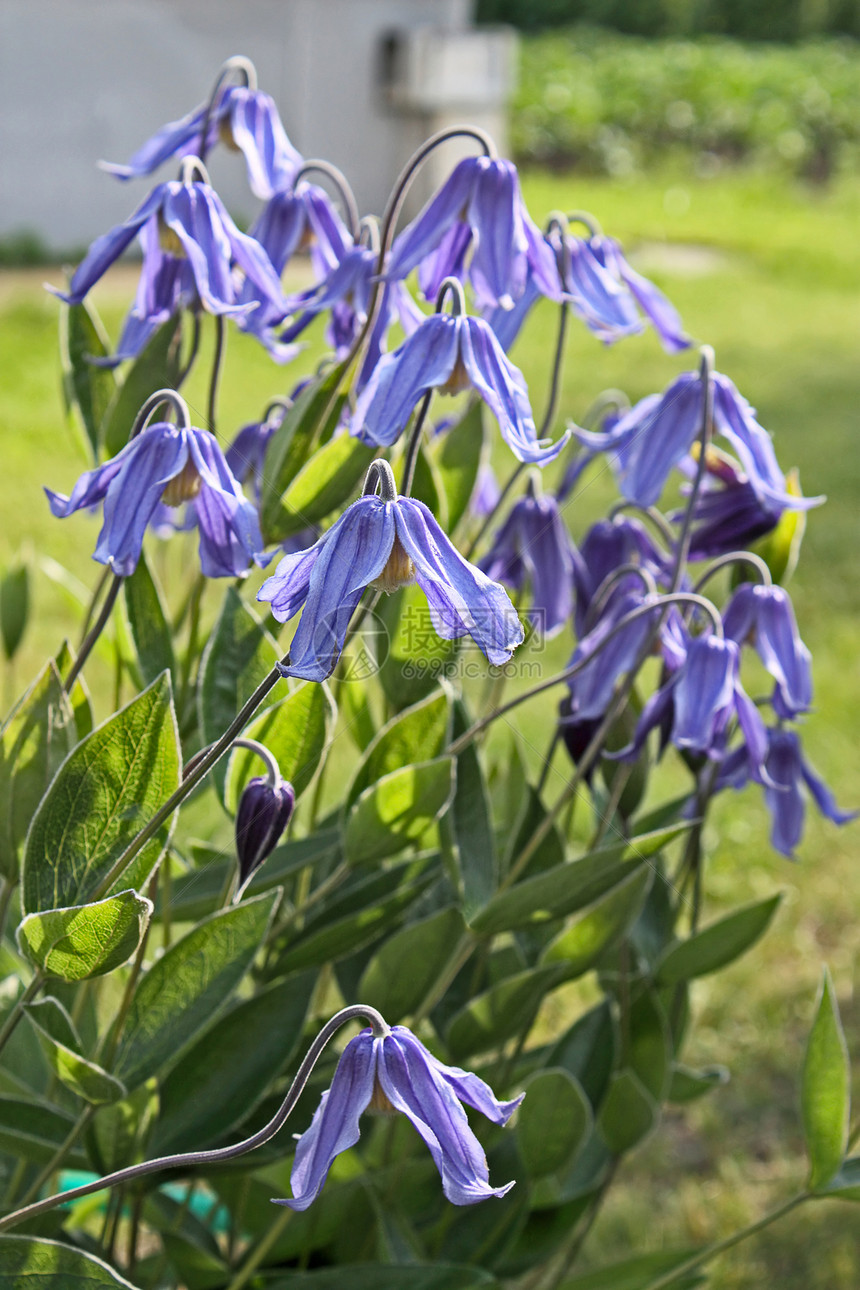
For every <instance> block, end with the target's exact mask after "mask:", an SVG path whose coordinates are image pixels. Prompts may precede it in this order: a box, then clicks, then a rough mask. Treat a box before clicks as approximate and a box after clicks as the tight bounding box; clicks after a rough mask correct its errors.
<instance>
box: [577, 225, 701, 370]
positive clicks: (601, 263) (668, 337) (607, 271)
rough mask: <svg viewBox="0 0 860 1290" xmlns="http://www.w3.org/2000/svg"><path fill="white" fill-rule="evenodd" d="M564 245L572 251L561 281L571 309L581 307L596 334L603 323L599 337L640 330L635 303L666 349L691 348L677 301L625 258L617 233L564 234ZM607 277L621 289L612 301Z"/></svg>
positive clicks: (609, 338) (613, 336)
mask: <svg viewBox="0 0 860 1290" xmlns="http://www.w3.org/2000/svg"><path fill="white" fill-rule="evenodd" d="M567 245H568V250H569V251H570V273H569V274H568V275H567V281H566V283H565V285H566V287H567V288H568V290H569V291H570V294H571V297H572V300H573V307H574V309H575V310H576V311H577V312H579V309H580V308H582V309H583V310H584V312H583V313H582V317H583V319H584V321H585V322H586V323H587V325H588V326H589V327H591V328H592V330H594V331H595V334H596V335H599V336H600V335H601V328H602V329H603V335H602V336H601V338H602V339H603V340H605V341H607V343H610V342H611V341H613V340H617V339H618V338H619V337H621V336H625V335H628V334H629V333H630V331H639V330H641V327H642V323H641V320H639V314H638V310H637V306H638V309H641V311H642V313H643V314H644V315H645V317H646V318H647V319H648V320H649V321H650V322H651V323H652V324H653V326H654V330H655V331H656V332H657V335H658V336H659V338H660V344H661V345H662V346H663V348H664V349H665V350H666V351H667V353H669V354H675V353H677V352H678V351H679V350H682V349H688V348H689V346H690V345H691V343H692V342H691V340H690V337H689V336H688V335H687V334H686V332H685V331H684V328H683V325H682V323H681V317H680V314H679V313H678V311H677V309H676V308H675V306H674V305H673V304H671V303H670V302H669V301H668V300H667V299H666V297H665V296H664V295H663V292H662V291H660V290H659V288H657V287H655V286H654V283H653V282H651V281H650V280H649V279H648V278H645V277H643V276H642V274H641V273H637V272H636V270H635V269H633V268H632V267H631V266H630V264H628V262H627V259H626V257H625V255H624V252H623V251H622V249H621V245H620V243H618V242H616V240H615V238H612V237H606V236H605V234H603V233H592V234H591V236H590V237H589V238H587V239H583V238H575V237H568V239H567ZM585 252H587V256H586V255H585V254H584V253H585ZM592 261H593V263H592ZM595 265H596V266H597V268H598V269H602V270H603V273H604V275H605V276H604V277H600V276H599V275H598V274H597V273H596V271H595V267H594V266H595ZM607 278H608V280H609V283H613V284H614V285H615V286H616V288H617V289H618V290H619V292H620V293H621V295H620V296H616V297H615V298H614V301H613V297H612V295H611V294H609V293H608V292H607V293H606V294H604V292H605V288H606V286H607V283H606V279H607ZM621 297H623V298H624V300H625V303H624V304H622V303H621ZM610 302H612V303H611V304H610ZM589 312H590V313H591V320H590V319H589ZM631 313H632V316H633V318H635V319H636V322H637V325H636V326H634V327H631V326H630V323H629V318H630V315H631ZM613 314H618V315H619V319H618V323H617V324H616V323H614V322H613ZM616 328H617V330H616Z"/></svg>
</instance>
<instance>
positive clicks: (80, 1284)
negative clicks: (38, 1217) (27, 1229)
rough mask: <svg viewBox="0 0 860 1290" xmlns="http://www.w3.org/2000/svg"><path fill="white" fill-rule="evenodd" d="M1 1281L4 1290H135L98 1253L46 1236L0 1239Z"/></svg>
mask: <svg viewBox="0 0 860 1290" xmlns="http://www.w3.org/2000/svg"><path fill="white" fill-rule="evenodd" d="M0 1282H2V1284H3V1290H98V1288H99V1287H100V1286H108V1287H110V1286H114V1287H116V1286H121V1287H125V1290H135V1287H134V1286H133V1285H132V1283H131V1282H130V1281H126V1279H125V1277H121V1276H120V1275H119V1273H118V1272H114V1270H113V1268H110V1267H108V1265H107V1264H106V1263H103V1262H102V1260H101V1259H97V1258H96V1257H95V1255H94V1254H85V1253H84V1252H83V1250H76V1249H74V1248H73V1247H72V1246H70V1245H62V1244H61V1243H60V1242H59V1241H48V1240H45V1238H44V1237H42V1236H2V1237H0Z"/></svg>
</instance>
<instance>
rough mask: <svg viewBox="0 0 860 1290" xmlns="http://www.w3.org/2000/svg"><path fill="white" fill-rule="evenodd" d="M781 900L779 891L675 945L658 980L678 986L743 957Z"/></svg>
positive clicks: (658, 970)
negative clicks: (679, 983) (681, 982)
mask: <svg viewBox="0 0 860 1290" xmlns="http://www.w3.org/2000/svg"><path fill="white" fill-rule="evenodd" d="M781 900H782V896H781V895H780V894H777V895H776V896H769V897H768V899H767V900H759V901H756V902H755V903H754V904H752V905H745V906H744V908H743V909H738V910H736V911H735V912H734V913H733V914H727V915H726V917H725V918H719V919H717V921H716V922H715V923H711V924H710V926H708V927H703V928H702V930H701V931H700V932H694V934H693V935H692V936H689V937H688V938H687V940H686V941H681V943H680V944H679V945H674V946H672V948H671V949H669V950H667V951H666V953H665V954H664V955H663V958H662V959H661V960H660V963H659V965H658V968H657V980H658V981H659V982H660V984H661V985H677V984H678V982H679V981H690V980H692V979H693V978H694V977H697V976H705V975H706V974H707V973H708V972H716V971H717V969H718V968H721V967H725V966H726V964H727V963H732V962H733V961H734V960H735V959H736V958H740V956H741V954H743V953H745V952H746V950H748V949H749V948H750V946H751V945H754V944H755V942H756V941H757V940H758V939H759V937H760V936H762V935H763V934H764V932H765V930H766V929H767V926H768V923H769V922H770V920H771V919H772V918H773V916H774V914H775V913H776V909H777V906H778V905H779V902H780V901H781Z"/></svg>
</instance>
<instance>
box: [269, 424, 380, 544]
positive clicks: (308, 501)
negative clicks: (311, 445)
mask: <svg viewBox="0 0 860 1290" xmlns="http://www.w3.org/2000/svg"><path fill="white" fill-rule="evenodd" d="M376 452H377V449H376V448H375V447H374V446H373V444H367V443H362V441H361V440H360V439H356V438H354V437H353V436H352V435H350V434H342V435H339V436H338V437H337V439H331V440H330V441H329V442H328V443H326V444H323V446H322V447H321V448H319V449H318V450H317V451H316V452H315V453H314V455H313V457H312V458H311V459H310V461H309V462H307V464H306V465H304V466H303V467H302V468H301V470H300V471H299V473H298V474H297V475H296V477H295V479H294V480H293V482H292V483H291V484H290V486H289V488H288V489H287V490H286V492H285V493H284V495H283V497H282V498H281V501H280V505H279V509H278V516H277V519H276V520H275V521H274V522H273V524H272V536H271V537H268V538H267V540H272V539H273V538H275V539H276V540H277V541H279V542H282V541H283V540H284V538H286V537H290V536H291V535H292V534H294V533H301V531H302V529H306V528H307V527H308V525H310V524H318V523H319V522H320V521H321V520H324V519H325V517H326V516H327V515H330V514H331V513H332V511H333V510H336V509H337V508H339V507H341V506H342V505H343V504H344V503H345V502H346V501H347V500H349V501H354V500H355V498H354V496H353V495H354V494H355V492H356V489H357V487H358V483H359V480H360V479H361V477H362V475H363V474H364V473H365V471H366V470H367V468H368V466H369V465H370V463H371V462H372V461H373V458H374V457H375V456H376Z"/></svg>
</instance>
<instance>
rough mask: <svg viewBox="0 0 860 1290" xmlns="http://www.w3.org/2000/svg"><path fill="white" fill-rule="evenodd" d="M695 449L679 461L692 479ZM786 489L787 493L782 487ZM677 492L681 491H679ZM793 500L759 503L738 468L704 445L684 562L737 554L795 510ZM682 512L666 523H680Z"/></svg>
mask: <svg viewBox="0 0 860 1290" xmlns="http://www.w3.org/2000/svg"><path fill="white" fill-rule="evenodd" d="M696 449H697V446H696V445H695V444H694V445H693V452H692V453H691V454H690V456H689V457H687V458H684V459H682V460H681V461H680V462H679V469H680V470H681V471H682V473H683V474H685V475H687V476H689V477H690V478H692V477H693V476H694V475H695V473H696V464H697V460H698V451H697V450H696ZM787 483H788V487H789V489H790V488H791V484H790V482H788V481H787ZM682 491H684V490H683V489H682ZM797 497H798V501H797V502H794V501H793V502H792V503H791V506H790V507H789V505H788V502H787V501H786V502H782V503H780V502H776V501H773V500H772V499H770V498H768V499H765V498H763V497H761V496H759V494H758V493H757V492H756V490H755V489H754V488H753V486H752V484H751V483H750V480H749V478H748V477H747V476H746V475H745V474H744V472H743V471H742V470H741V468H740V464H739V463H738V462H737V461H735V460H734V458H733V457H731V456H729V454H728V453H725V452H722V451H721V450H720V449H719V448H715V447H714V445H713V444H709V445H708V448H707V451H706V454H705V476H704V479H703V481H702V486H701V488H700V489H699V492H698V494H697V496H696V500H695V503H694V505H693V515H692V529H691V536H690V550H689V557H688V558H689V559H690V560H693V561H696V560H712V559H715V558H716V557H717V556H721V555H727V554H729V553H730V552H732V551H743V550H746V549H747V548H748V547H750V546H752V544H753V542H755V541H756V540H757V539H758V538H760V537H764V535H765V534H766V533H770V532H771V531H772V530H773V529H774V528H775V527H776V525H777V524H778V523H779V520H780V518H781V516H782V514H783V512H784V511H786V510H788V509H796V507H797V506H798V505H799V504H800V503H801V501H802V499H801V498H800V494H799V493H798V494H797ZM685 516H686V510H678V511H674V512H673V513H672V514H671V515H670V516H669V519H670V520H672V522H673V523H675V524H682V523H683V522H684V519H685Z"/></svg>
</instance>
